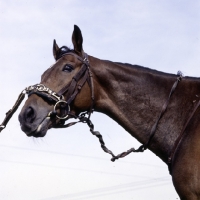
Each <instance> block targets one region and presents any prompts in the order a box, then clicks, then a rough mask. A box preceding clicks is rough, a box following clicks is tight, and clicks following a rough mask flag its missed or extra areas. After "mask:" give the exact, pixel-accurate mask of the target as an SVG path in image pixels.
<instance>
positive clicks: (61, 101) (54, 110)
mask: <svg viewBox="0 0 200 200" xmlns="http://www.w3.org/2000/svg"><path fill="white" fill-rule="evenodd" d="M60 103H65V104H67V106H68V113H69V112H70V106H69V104H68V103H67V102H66V101H64V100H60V101H58V102H57V103H56V104H55V106H54V109H53V112H55V113H57V112H56V107H57V106H58V104H60ZM68 116H69V115H68V114H67V115H66V116H64V117H60V116H58V115H57V114H56V117H57V118H58V119H66V118H67V117H68Z"/></svg>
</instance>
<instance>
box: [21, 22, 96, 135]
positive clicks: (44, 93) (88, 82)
mask: <svg viewBox="0 0 200 200" xmlns="http://www.w3.org/2000/svg"><path fill="white" fill-rule="evenodd" d="M72 43H73V45H74V49H73V50H71V49H69V48H68V47H66V46H63V47H61V48H59V47H58V45H57V44H56V41H55V40H54V43H53V55H54V58H55V61H56V62H55V63H54V64H53V65H52V66H51V67H50V68H49V69H47V70H46V71H45V72H44V73H43V75H42V77H41V82H40V83H39V84H36V85H33V86H30V87H28V88H26V92H27V93H28V99H27V101H26V102H25V105H24V106H23V108H22V110H21V112H20V114H19V121H20V125H21V129H22V131H24V132H25V133H26V134H27V136H34V137H43V136H45V135H46V132H47V130H48V129H50V128H52V127H55V126H58V125H61V124H64V122H65V121H66V120H67V119H69V118H71V117H72V116H73V117H77V116H78V115H79V114H80V113H82V112H83V111H86V112H87V111H88V112H89V113H90V114H91V112H92V106H91V105H92V100H91V99H93V94H92V93H93V83H92V76H91V71H90V68H89V61H88V59H87V54H85V53H84V51H83V48H82V44H83V37H82V34H81V30H80V29H79V28H78V26H76V25H75V26H74V31H73V33H72ZM91 97H92V98H91Z"/></svg>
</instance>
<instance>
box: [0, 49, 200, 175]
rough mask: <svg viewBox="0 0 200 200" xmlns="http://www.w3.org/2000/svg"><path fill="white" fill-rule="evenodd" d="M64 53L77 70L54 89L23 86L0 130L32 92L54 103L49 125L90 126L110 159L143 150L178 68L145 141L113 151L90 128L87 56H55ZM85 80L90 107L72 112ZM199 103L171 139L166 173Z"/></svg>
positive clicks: (91, 80) (164, 107) (152, 134)
mask: <svg viewBox="0 0 200 200" xmlns="http://www.w3.org/2000/svg"><path fill="white" fill-rule="evenodd" d="M66 55H72V56H75V57H76V58H77V59H78V60H79V61H81V62H82V65H81V68H80V70H79V71H78V72H77V74H76V75H75V76H74V77H73V78H72V80H71V81H70V82H69V83H68V84H67V85H65V86H64V87H63V88H62V89H61V90H60V91H58V92H55V91H53V90H51V89H50V88H48V87H46V86H45V85H43V84H36V85H33V86H29V87H27V88H25V90H23V91H22V92H21V94H20V95H19V97H18V99H17V101H16V103H15V105H14V106H13V108H12V109H11V110H9V111H8V112H7V113H6V117H5V119H4V121H3V122H2V124H1V125H0V132H1V131H2V130H3V129H4V128H5V127H6V125H7V123H8V121H9V120H10V118H11V117H12V115H13V114H14V113H15V111H16V110H17V108H18V107H19V105H20V104H21V102H22V101H23V99H24V97H25V95H26V94H27V95H28V96H31V95H32V94H36V95H38V96H39V97H41V98H44V99H45V100H46V101H47V102H49V103H52V104H54V109H53V110H52V111H50V112H49V113H48V115H47V116H46V118H49V119H50V118H55V117H56V118H57V119H58V123H56V125H54V126H53V128H67V127H70V126H72V125H75V124H76V123H79V122H82V123H86V124H87V125H88V126H89V128H90V132H91V133H92V134H93V135H95V136H96V137H97V138H98V139H99V142H100V144H101V148H102V149H103V150H104V151H105V152H106V153H108V154H110V155H111V156H112V158H111V161H113V162H114V161H115V160H116V159H119V158H123V157H125V156H127V155H128V154H130V153H132V152H143V151H145V150H146V149H147V148H148V147H149V144H150V142H151V140H152V138H153V136H154V135H155V132H156V129H157V126H158V123H159V121H160V119H161V118H162V116H163V114H164V113H165V111H166V109H167V107H168V104H169V101H170V98H171V95H172V94H173V92H174V91H175V89H176V87H177V85H178V83H179V82H180V81H181V80H182V73H181V72H178V74H177V75H178V77H177V79H176V81H175V82H174V84H173V86H172V88H171V91H170V93H169V96H168V98H167V100H166V102H165V104H164V105H163V107H162V109H161V112H160V115H159V117H158V118H157V120H156V122H155V123H154V125H153V126H152V129H151V131H150V134H149V139H148V141H147V142H146V143H145V144H142V145H141V146H140V147H139V148H137V149H135V148H131V149H129V150H127V151H125V152H122V153H120V154H118V155H114V154H113V152H112V151H111V150H109V149H108V148H107V147H106V146H105V143H104V141H103V137H102V135H101V134H100V133H99V132H98V131H94V125H93V123H92V122H91V120H90V116H91V114H92V112H93V109H94V84H93V76H92V72H91V70H90V63H89V60H88V56H87V54H86V53H84V57H83V58H82V57H80V56H78V55H77V54H75V53H73V52H68V53H64V54H62V56H60V57H59V58H61V57H63V56H66ZM59 58H58V59H59ZM86 82H87V83H88V85H89V88H90V92H91V103H90V108H89V109H88V110H87V111H86V112H82V113H80V114H78V115H75V114H73V113H71V112H70V105H71V103H72V102H73V101H74V100H75V98H76V96H77V95H78V94H79V92H80V91H81V89H82V87H83V86H84V84H85V83H86ZM199 106H200V101H199V102H198V104H197V105H196V106H195V108H194V110H193V112H192V113H191V115H190V117H189V118H188V120H187V122H186V123H185V125H184V127H183V129H182V131H181V134H180V135H179V137H178V138H177V140H176V141H175V144H174V146H173V148H172V151H171V154H170V155H169V158H168V166H169V171H170V173H171V163H172V161H173V158H174V154H175V152H176V150H177V148H178V146H179V144H180V142H181V140H182V138H183V135H184V132H185V129H186V127H187V125H188V123H189V122H190V120H191V118H192V117H193V115H194V113H195V111H196V110H197V108H198V107H199ZM58 111H59V112H58ZM69 118H75V119H78V120H79V121H76V122H71V123H68V124H65V121H66V120H67V119H69Z"/></svg>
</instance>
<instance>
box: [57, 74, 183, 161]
mask: <svg viewBox="0 0 200 200" xmlns="http://www.w3.org/2000/svg"><path fill="white" fill-rule="evenodd" d="M177 75H178V76H179V77H177V80H176V81H175V83H174V84H173V86H172V88H171V91H170V93H169V96H168V98H167V101H166V102H165V104H164V105H163V107H162V110H161V113H160V115H159V118H158V119H157V121H156V122H155V123H154V125H153V127H152V129H151V132H150V137H149V140H148V141H147V142H146V143H145V144H142V145H141V146H140V147H139V148H138V149H135V148H131V149H129V150H127V151H125V152H122V153H120V154H118V155H117V156H115V155H114V154H113V152H112V151H111V150H109V149H108V148H107V147H106V146H105V142H104V141H103V137H102V135H101V134H100V132H99V131H95V130H94V125H93V123H92V121H91V120H90V114H91V113H89V114H88V118H87V117H85V115H86V114H87V113H83V114H82V115H81V116H80V117H76V116H75V117H74V118H79V121H78V122H71V123H68V124H66V125H61V126H57V127H54V128H67V127H70V126H72V125H75V124H77V123H79V122H83V123H87V125H88V126H89V128H90V132H91V133H92V134H93V135H95V136H96V137H97V138H98V139H99V142H100V144H101V148H102V149H103V151H105V152H106V153H108V154H110V155H112V158H111V161H112V162H114V161H115V160H117V159H119V158H123V157H125V156H127V155H129V154H130V153H132V152H135V153H138V152H144V151H145V150H146V149H147V148H148V145H149V143H150V141H151V139H152V138H153V136H154V134H155V131H156V128H157V125H158V123H159V121H160V119H161V118H162V116H163V114H164V112H165V111H166V109H167V106H168V104H169V101H170V98H171V95H172V94H173V92H174V91H175V89H176V87H177V85H178V83H179V82H180V81H181V80H182V77H183V74H182V73H181V72H180V71H178V73H177ZM91 77H92V76H91Z"/></svg>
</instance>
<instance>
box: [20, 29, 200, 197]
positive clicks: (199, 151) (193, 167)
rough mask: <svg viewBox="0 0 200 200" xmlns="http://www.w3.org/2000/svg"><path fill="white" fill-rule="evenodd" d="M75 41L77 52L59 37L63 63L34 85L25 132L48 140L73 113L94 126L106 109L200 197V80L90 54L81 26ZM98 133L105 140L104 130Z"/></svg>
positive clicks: (24, 114) (188, 193) (182, 188)
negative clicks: (93, 120)
mask: <svg viewBox="0 0 200 200" xmlns="http://www.w3.org/2000/svg"><path fill="white" fill-rule="evenodd" d="M72 42H73V45H74V49H69V48H68V47H66V46H63V47H61V48H59V47H58V45H57V44H56V41H55V40H54V44H53V55H54V58H55V61H56V62H55V63H54V64H53V65H52V67H51V68H49V69H47V70H46V71H45V72H44V73H43V75H42V77H41V82H40V83H39V84H36V85H33V86H30V87H28V88H27V89H26V92H27V93H28V95H29V98H28V99H27V101H26V103H25V105H24V106H23V108H22V110H21V112H20V114H19V121H20V124H21V129H22V130H23V131H24V132H25V133H26V135H27V136H33V137H43V136H45V135H46V133H47V131H48V129H50V128H58V127H64V126H65V121H67V120H68V119H70V118H78V119H79V120H80V121H82V122H87V123H88V125H89V126H90V128H91V129H92V128H93V125H92V124H91V121H90V115H91V114H92V112H101V113H104V114H106V115H108V116H109V117H111V118H112V119H113V120H115V121H116V122H117V123H119V124H120V125H121V126H122V127H123V128H125V130H126V131H127V132H129V133H130V134H131V135H132V136H133V137H135V138H136V139H137V140H138V141H139V142H141V143H142V144H145V145H143V146H142V147H143V148H144V149H145V148H148V149H150V150H151V151H152V152H153V153H155V154H156V155H157V156H159V157H160V158H161V159H162V160H163V161H164V162H165V163H166V164H168V162H169V158H170V171H171V175H172V179H173V184H174V186H175V188H176V191H177V193H178V194H179V196H180V198H181V199H184V200H197V199H200V145H199V144H200V123H199V119H200V111H199V109H198V107H199V100H198V94H199V92H200V89H199V88H200V81H199V79H198V78H192V77H183V78H182V77H181V78H182V80H181V81H180V79H179V78H180V77H179V76H177V75H173V74H167V73H162V72H158V71H155V70H151V69H148V68H144V67H141V66H138V65H130V64H123V63H118V62H117V63H116V62H111V61H105V60H101V59H98V58H95V57H93V56H88V55H87V54H86V53H85V52H84V51H83V47H82V44H83V37H82V33H81V31H80V29H79V28H78V27H77V26H76V25H75V26H74V31H73V34H72ZM177 78H178V79H177ZM163 108H164V109H163ZM70 125H72V124H70ZM151 127H153V128H151ZM151 130H153V131H151ZM180 135H181V136H180ZM96 136H98V137H99V139H100V140H101V136H100V135H99V133H96ZM144 149H143V150H144ZM104 150H105V151H107V152H108V153H110V154H112V152H111V151H109V150H108V149H107V148H106V147H105V149H104ZM131 151H132V152H134V150H132V149H131ZM131 151H130V152H131ZM124 155H125V154H121V155H120V156H121V157H123V156H124ZM112 156H113V158H117V157H115V156H114V155H112Z"/></svg>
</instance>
